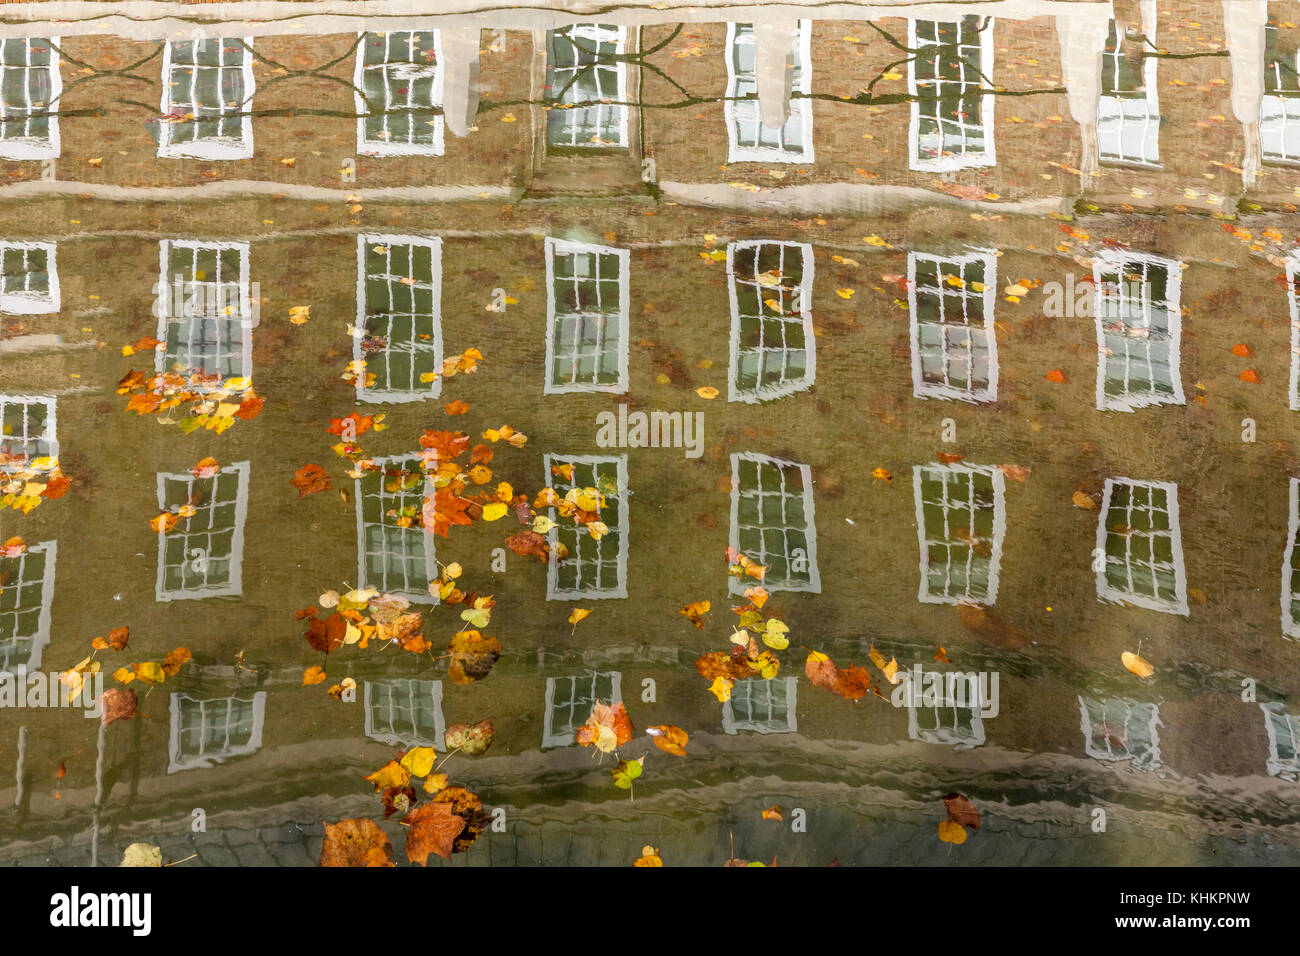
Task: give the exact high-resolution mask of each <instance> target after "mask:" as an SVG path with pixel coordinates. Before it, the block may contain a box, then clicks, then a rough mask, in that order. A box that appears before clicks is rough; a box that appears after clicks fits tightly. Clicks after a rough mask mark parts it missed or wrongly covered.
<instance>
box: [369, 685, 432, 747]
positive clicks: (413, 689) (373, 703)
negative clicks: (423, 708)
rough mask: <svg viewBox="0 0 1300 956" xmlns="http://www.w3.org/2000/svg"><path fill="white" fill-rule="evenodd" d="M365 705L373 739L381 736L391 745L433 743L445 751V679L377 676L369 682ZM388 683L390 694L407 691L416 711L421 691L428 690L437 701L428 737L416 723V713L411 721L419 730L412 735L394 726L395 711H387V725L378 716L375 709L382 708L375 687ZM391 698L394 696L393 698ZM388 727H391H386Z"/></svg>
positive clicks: (408, 699) (424, 744) (424, 745)
mask: <svg viewBox="0 0 1300 956" xmlns="http://www.w3.org/2000/svg"><path fill="white" fill-rule="evenodd" d="M365 685H366V686H365V691H364V694H365V707H366V736H367V737H369V738H370V739H371V740H377V741H379V742H380V743H382V744H387V745H388V746H390V747H399V746H400V747H432V748H434V750H441V751H445V750H446V749H447V744H446V740H445V739H444V738H445V735H446V733H447V722H446V719H445V718H444V717H443V714H442V681H440V680H423V679H421V678H415V677H389V678H384V679H383V680H374V681H369V680H368V681H366V682H365ZM381 685H382V686H384V687H387V688H388V689H389V692H390V694H404V695H405V696H406V700H407V701H408V702H409V703H410V705H411V708H412V710H411V713H412V715H414V713H415V702H416V697H417V695H423V694H426V693H427V694H428V695H429V699H430V700H431V701H432V702H433V736H432V737H428V736H425V735H423V734H421V733H420V732H419V731H420V728H419V727H417V726H415V721H414V717H412V721H411V725H412V727H414V728H415V731H416V732H415V733H414V734H412V735H410V736H403V735H402V734H399V733H397V732H396V731H395V730H394V729H393V714H392V712H391V707H390V712H389V714H388V715H387V717H386V719H385V721H384V722H383V725H382V726H381V724H380V721H378V720H377V719H376V713H375V711H376V710H377V708H378V701H377V700H376V699H375V697H374V696H372V695H374V693H375V688H378V687H379V686H381ZM389 699H390V701H391V699H392V698H391V697H390V698H389ZM385 727H387V729H384V728H385Z"/></svg>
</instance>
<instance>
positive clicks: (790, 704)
mask: <svg viewBox="0 0 1300 956" xmlns="http://www.w3.org/2000/svg"><path fill="white" fill-rule="evenodd" d="M777 684H782V685H784V687H785V695H786V697H785V712H784V715H783V716H781V717H776V716H773V717H768V718H766V719H760V720H752V719H751V720H737V719H736V708H735V704H734V701H735V700H736V695H737V693H745V694H749V695H750V698H749V706H750V714H751V716H752V714H753V704H754V701H753V694H754V693H756V692H759V691H761V692H762V693H764V694H766V695H767V706H768V708H769V709H770V708H771V706H772V691H773V688H774V687H775V686H776V685H777ZM797 703H798V678H795V677H773V678H771V679H770V680H765V679H764V678H762V677H751V678H748V679H746V680H738V681H736V683H735V685H734V686H733V687H732V688H731V699H730V700H726V701H723V704H722V732H723V733H725V734H738V733H740V731H742V730H744V731H748V732H750V733H755V734H794V733H798V732H799V718H798V715H797V714H796V713H795V707H796V705H797Z"/></svg>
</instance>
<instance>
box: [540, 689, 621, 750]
mask: <svg viewBox="0 0 1300 956" xmlns="http://www.w3.org/2000/svg"><path fill="white" fill-rule="evenodd" d="M622 681H623V675H622V674H620V673H619V672H618V671H605V672H598V671H587V672H586V673H585V674H580V675H577V676H575V677H548V678H547V679H546V705H545V710H544V715H545V716H544V717H543V718H542V725H543V726H542V746H543V747H567V746H569V745H570V744H572V743H574V742H575V740H576V733H577V730H578V728H579V727H581V726H582V725H583V724H585V723H586V722H587V718H588V717H590V716H591V708H592V705H593V704H595V703H596V701H600V702H601V703H603V704H609V705H611V706H612V705H613V704H616V703H618V702H619V701H621V700H622V699H623V694H622V690H621V685H622Z"/></svg>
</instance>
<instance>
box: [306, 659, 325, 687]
mask: <svg viewBox="0 0 1300 956" xmlns="http://www.w3.org/2000/svg"><path fill="white" fill-rule="evenodd" d="M324 680H325V668H323V667H321V666H320V665H319V664H313V665H312V666H311V667H309V668H307V669H306V670H305V671H303V672H302V683H303V686H304V687H306V686H309V685H311V684H319V683H321V682H323V681H324Z"/></svg>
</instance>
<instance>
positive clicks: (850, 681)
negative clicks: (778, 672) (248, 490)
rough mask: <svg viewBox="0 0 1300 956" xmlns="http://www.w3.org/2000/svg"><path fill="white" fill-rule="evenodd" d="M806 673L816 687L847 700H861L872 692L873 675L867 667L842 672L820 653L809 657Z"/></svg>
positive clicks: (815, 652) (850, 668) (811, 654)
mask: <svg viewBox="0 0 1300 956" xmlns="http://www.w3.org/2000/svg"><path fill="white" fill-rule="evenodd" d="M804 673H805V674H807V675H808V678H809V680H811V681H812V682H813V684H815V685H816V686H818V687H820V688H822V689H823V690H828V691H830V692H831V693H832V694H838V695H839V696H841V697H843V698H845V699H846V700H859V699H860V698H863V697H865V696H867V694H868V693H869V692H870V691H871V674H870V673H869V672H868V671H867V669H866V668H865V667H848V668H846V669H844V670H840V668H838V667H836V666H835V662H834V661H833V660H831V659H830V658H829V657H827V656H826V655H825V654H823V653H821V652H820V651H813V652H812V653H810V654H809V655H808V660H807V661H806V662H805V664H804Z"/></svg>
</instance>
